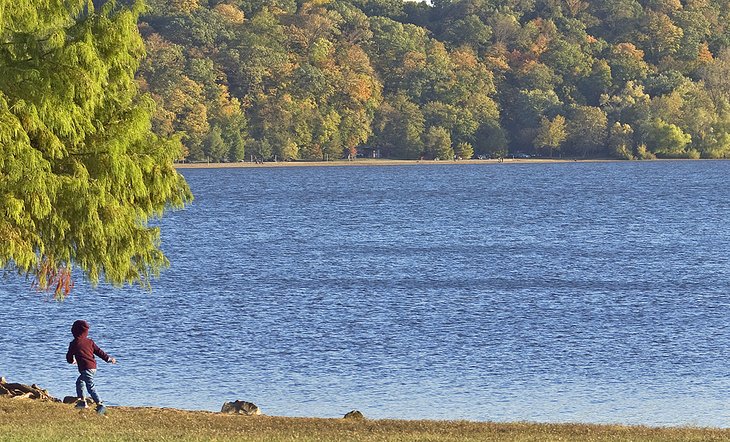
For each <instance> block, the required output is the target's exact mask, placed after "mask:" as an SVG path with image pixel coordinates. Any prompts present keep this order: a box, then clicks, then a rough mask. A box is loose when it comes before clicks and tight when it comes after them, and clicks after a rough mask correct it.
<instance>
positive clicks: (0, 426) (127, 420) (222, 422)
mask: <svg viewBox="0 0 730 442" xmlns="http://www.w3.org/2000/svg"><path fill="white" fill-rule="evenodd" d="M59 440H74V441H94V440H110V441H207V440H217V441H262V442H263V441H267V442H279V441H373V442H375V441H434V442H457V441H458V442H464V441H519V442H522V441H584V442H599V441H636V442H649V441H726V440H730V430H722V429H700V428H649V427H627V426H617V425H579V424H533V423H510V424H496V423H478V422H464V421H454V422H451V421H402V420H363V421H355V420H345V419H312V418H285V417H270V416H256V417H244V416H236V415H223V414H218V413H211V412H204V411H181V410H172V409H160V408H129V407H111V408H109V412H108V413H107V415H106V416H103V417H102V416H98V415H97V414H96V413H94V411H93V410H91V409H89V410H76V409H74V408H73V407H72V406H70V405H63V404H57V403H48V402H37V401H30V400H15V399H5V398H0V441H59Z"/></svg>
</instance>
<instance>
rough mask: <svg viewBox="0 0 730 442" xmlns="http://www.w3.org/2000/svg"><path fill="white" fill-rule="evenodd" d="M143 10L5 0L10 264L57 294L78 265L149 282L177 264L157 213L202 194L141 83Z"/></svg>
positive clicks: (1, 103) (5, 243)
mask: <svg viewBox="0 0 730 442" xmlns="http://www.w3.org/2000/svg"><path fill="white" fill-rule="evenodd" d="M142 9H143V5H142V3H140V2H132V3H130V4H128V5H121V4H117V3H116V2H113V1H110V2H98V1H97V2H93V3H92V2H89V1H84V0H63V1H61V0H43V1H40V0H29V1H23V2H17V1H12V0H0V239H1V240H2V241H1V242H0V267H1V268H14V269H16V270H18V271H20V272H23V273H27V274H31V275H33V276H34V277H35V279H36V281H37V283H38V284H39V286H40V288H42V289H46V288H50V289H52V290H53V291H54V292H55V294H56V296H59V297H62V296H64V295H65V294H67V293H68V290H69V289H70V285H71V272H72V268H74V267H75V268H77V269H79V270H80V271H82V272H83V273H84V275H85V276H86V277H87V278H88V279H89V280H90V281H91V282H92V283H94V284H95V283H98V282H99V281H102V280H103V281H107V282H109V283H112V284H115V285H121V284H125V283H141V284H147V283H148V280H149V278H150V277H152V276H154V275H156V274H157V273H158V272H159V271H160V269H161V268H163V267H164V266H165V265H166V264H167V261H166V258H165V256H164V255H163V253H162V252H161V251H160V248H159V231H158V229H157V228H154V227H150V226H149V225H148V221H149V220H150V219H151V218H152V217H158V216H161V215H162V213H163V212H164V211H165V210H166V209H167V208H170V207H181V206H182V205H184V204H185V203H186V202H187V201H189V200H190V199H191V197H192V196H191V194H190V191H189V189H188V187H187V184H186V183H185V181H184V179H183V178H182V176H181V175H179V174H178V173H177V172H176V171H175V169H174V168H173V160H174V159H175V158H178V157H179V156H180V154H181V148H180V143H179V140H176V139H170V138H166V137H164V136H160V135H157V134H155V133H154V132H153V131H152V124H151V117H152V115H153V113H154V112H155V105H154V101H153V100H152V99H151V98H150V96H148V95H145V94H140V93H139V92H138V88H137V83H136V82H135V78H134V76H135V72H136V70H137V68H138V66H139V63H140V61H141V60H142V58H143V57H144V55H145V50H144V43H143V40H142V38H141V36H140V33H139V31H138V28H137V22H138V17H139V14H140V13H141V12H142Z"/></svg>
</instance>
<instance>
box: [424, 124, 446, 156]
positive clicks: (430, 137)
mask: <svg viewBox="0 0 730 442" xmlns="http://www.w3.org/2000/svg"><path fill="white" fill-rule="evenodd" d="M423 146H424V151H425V153H426V156H428V157H430V158H434V159H441V160H451V159H453V158H454V149H453V148H452V147H451V135H450V134H449V131H447V130H446V129H444V128H443V127H439V126H431V127H429V128H428V131H426V134H425V135H424V140H423Z"/></svg>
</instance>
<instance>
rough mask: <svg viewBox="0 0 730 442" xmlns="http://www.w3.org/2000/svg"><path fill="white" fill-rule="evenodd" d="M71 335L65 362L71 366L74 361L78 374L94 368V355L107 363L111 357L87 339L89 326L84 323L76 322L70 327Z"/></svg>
mask: <svg viewBox="0 0 730 442" xmlns="http://www.w3.org/2000/svg"><path fill="white" fill-rule="evenodd" d="M71 333H73V335H74V340H73V341H71V343H70V344H69V345H68V352H67V353H66V361H68V363H69V364H73V362H74V359H75V360H76V364H78V366H79V372H82V371H84V370H91V369H94V368H96V359H94V355H97V356H99V357H100V358H102V359H103V360H104V361H106V362H109V361H110V360H111V357H110V356H109V355H108V354H106V353H105V352H104V350H102V349H100V348H99V346H97V345H96V344H95V343H94V341H92V340H91V339H89V338H88V334H89V324H88V323H87V322H86V321H76V322H74V324H73V326H72V327H71Z"/></svg>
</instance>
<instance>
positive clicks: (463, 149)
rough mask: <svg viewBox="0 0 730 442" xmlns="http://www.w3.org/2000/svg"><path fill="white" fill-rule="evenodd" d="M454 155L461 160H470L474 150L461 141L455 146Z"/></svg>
mask: <svg viewBox="0 0 730 442" xmlns="http://www.w3.org/2000/svg"><path fill="white" fill-rule="evenodd" d="M454 153H455V154H456V156H458V157H459V158H461V159H462V160H470V159H471V158H472V157H473V156H474V148H473V147H472V146H471V144H469V143H465V142H463V141H462V142H461V143H459V144H457V145H456V149H455V151H454Z"/></svg>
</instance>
